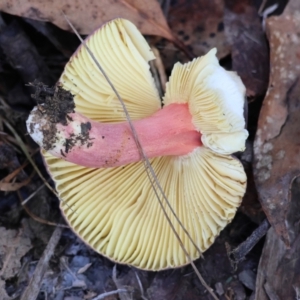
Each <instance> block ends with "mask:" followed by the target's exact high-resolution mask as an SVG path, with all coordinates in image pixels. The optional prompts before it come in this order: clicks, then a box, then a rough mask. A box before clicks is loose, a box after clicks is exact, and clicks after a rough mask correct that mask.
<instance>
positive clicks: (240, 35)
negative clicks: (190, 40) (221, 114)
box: [224, 0, 269, 97]
mask: <svg viewBox="0 0 300 300" xmlns="http://www.w3.org/2000/svg"><path fill="white" fill-rule="evenodd" d="M225 7H226V8H225V15H224V26H225V33H226V36H227V38H228V42H229V44H230V45H231V47H232V69H233V70H235V71H237V73H238V74H239V75H240V76H241V78H242V80H243V82H244V84H245V86H246V88H247V96H250V97H255V96H262V95H264V94H265V92H266V90H267V86H268V79H269V78H268V77H269V50H268V46H267V41H266V38H265V34H264V32H263V29H262V25H261V20H260V18H259V16H258V13H257V10H256V8H255V7H254V5H253V1H252V0H242V1H240V0H226V1H225Z"/></svg>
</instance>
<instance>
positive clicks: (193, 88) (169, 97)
mask: <svg viewBox="0 0 300 300" xmlns="http://www.w3.org/2000/svg"><path fill="white" fill-rule="evenodd" d="M86 44H87V45H88V47H89V48H90V49H91V51H92V52H93V54H94V56H95V57H96V59H97V60H98V61H99V63H100V64H101V65H102V67H103V68H104V70H105V71H106V73H107V75H108V77H109V78H110V80H111V81H112V83H113V84H114V86H115V88H116V89H117V91H118V92H119V94H120V95H121V97H122V99H123V101H124V103H125V105H126V107H127V109H128V111H129V114H130V117H131V119H132V120H133V125H134V128H135V129H136V132H137V134H138V137H139V140H140V142H141V145H142V147H143V149H144V151H145V154H146V155H147V156H148V157H149V158H150V162H151V165H152V167H153V169H154V171H155V173H156V175H157V177H158V179H159V182H160V184H161V186H162V187H163V189H164V192H165V194H166V196H167V198H168V200H169V202H170V204H171V206H172V207H173V209H174V211H175V213H176V215H177V216H178V218H179V219H180V220H181V222H182V224H183V225H184V227H185V228H186V230H187V231H188V232H189V234H190V236H191V237H192V239H193V241H194V242H195V243H196V245H197V246H198V247H199V248H200V250H201V251H202V252H203V251H205V250H206V249H207V248H208V247H209V246H210V245H211V244H212V243H213V242H214V240H215V238H216V236H218V234H219V233H220V231H221V230H222V229H223V228H224V227H225V226H226V225H227V224H228V223H229V222H230V221H231V220H232V218H233V217H234V215H235V213H236V210H237V208H238V207H239V205H240V203H241V199H242V197H243V195H244V192H245V188H246V175H245V172H244V170H243V167H242V164H241V163H240V162H239V160H238V159H236V158H235V157H233V156H232V155H231V154H233V153H235V152H237V151H243V150H244V148H245V140H246V138H247V136H248V133H247V131H246V130H245V120H244V116H243V107H244V94H245V88H244V86H243V84H242V82H241V80H240V78H239V77H238V76H237V75H236V74H235V73H233V72H229V71H226V70H224V69H223V68H222V67H220V65H219V63H218V60H217V58H216V56H215V54H216V50H215V49H213V50H211V51H210V52H209V53H207V54H206V55H204V56H202V57H200V58H197V59H194V60H193V61H192V62H190V63H186V64H181V63H177V64H176V65H175V66H174V69H173V71H172V74H171V76H170V79H169V82H168V84H167V87H166V94H165V96H164V98H163V105H162V103H161V99H160V98H159V95H158V91H157V89H156V87H155V83H154V80H153V78H152V75H151V72H150V69H149V65H148V62H149V61H150V60H152V59H154V58H155V57H154V55H153V53H152V52H151V50H150V47H149V45H148V44H147V42H146V41H145V39H144V38H143V36H142V35H141V34H140V32H139V31H138V30H137V28H136V27H135V26H134V25H133V24H132V23H131V22H129V21H127V20H124V19H116V20H113V21H111V22H109V23H106V24H105V25H103V26H102V27H101V28H100V29H98V30H97V31H95V32H94V33H93V34H92V35H90V36H89V37H88V38H87V40H86ZM57 89H58V90H59V89H62V90H67V91H70V92H71V94H72V95H74V102H75V111H73V107H72V108H71V109H70V110H67V111H66V115H65V116H64V117H63V119H55V118H54V119H53V116H52V114H51V110H49V107H52V106H53V105H54V104H53V105H52V106H51V105H48V106H47V105H45V103H41V104H39V105H38V107H36V108H34V109H33V111H32V112H31V114H30V116H29V118H28V121H27V128H28V132H29V133H30V135H31V136H32V138H33V139H34V140H35V141H36V142H37V143H38V144H39V145H40V146H41V147H42V148H43V149H44V150H43V152H42V153H43V156H44V158H45V163H46V165H47V167H48V170H49V172H50V174H51V176H52V178H53V180H54V181H55V184H56V189H57V191H58V193H59V197H60V199H61V200H62V201H61V205H60V207H61V209H62V211H63V213H64V215H65V218H66V220H67V222H68V223H69V225H70V227H71V228H72V229H73V230H74V231H75V232H76V233H77V235H78V236H79V237H80V238H81V239H82V240H83V241H85V242H86V243H87V244H88V245H90V246H91V247H92V248H93V249H94V250H95V251H97V252H99V253H101V254H103V255H105V256H107V257H109V258H110V259H112V260H114V261H116V262H119V263H124V264H130V265H133V266H135V267H137V268H141V269H147V270H162V269H166V268H174V267H179V266H183V265H185V264H187V263H188V262H189V260H188V258H187V257H186V255H185V253H184V251H183V250H182V248H181V246H180V244H179V241H178V240H177V239H176V237H175V235H174V233H173V232H172V230H171V228H170V226H169V223H168V222H167V220H166V218H165V216H164V214H163V212H162V210H161V207H160V205H159V203H158V201H157V200H156V199H155V198H156V196H155V193H154V192H153V190H152V187H151V183H150V182H149V180H148V178H147V175H146V173H145V170H144V165H143V163H142V161H141V157H140V154H139V151H138V149H137V146H136V144H135V140H134V137H133V134H132V132H131V130H130V127H129V125H128V122H127V121H126V117H125V114H124V112H123V109H122V107H121V104H120V103H119V100H118V99H117V98H116V96H115V94H114V92H113V91H112V90H111V88H110V86H109V85H108V83H107V82H106V80H105V78H104V76H103V75H102V73H101V72H100V71H99V69H98V68H97V66H96V65H95V63H94V61H93V60H92V58H91V57H90V55H89V54H88V53H87V50H86V49H85V47H83V46H80V47H79V48H78V50H77V51H76V53H75V54H74V55H73V56H72V57H71V59H70V61H69V62H68V64H67V65H66V67H65V70H64V72H63V74H62V76H61V78H60V80H59V82H58V85H57ZM72 98H73V96H72ZM62 102H63V101H62ZM62 102H61V103H58V104H57V105H58V106H59V105H60V104H62ZM54 106H55V105H54ZM47 108H48V109H47ZM164 206H165V207H166V211H167V214H168V215H169V217H170V219H171V221H172V223H173V225H174V227H175V229H176V231H177V232H178V234H179V236H180V238H181V239H182V241H183V245H184V247H185V248H186V249H187V251H188V253H189V255H190V257H191V258H192V259H193V260H194V259H197V258H198V257H199V252H198V251H197V249H196V248H195V246H194V245H193V243H192V242H191V240H190V239H189V238H188V237H187V236H186V234H185V232H184V230H183V228H181V226H180V225H179V224H178V222H175V218H174V216H173V215H172V213H171V212H170V210H169V209H168V207H167V206H166V204H164Z"/></svg>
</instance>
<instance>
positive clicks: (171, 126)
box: [27, 104, 202, 168]
mask: <svg viewBox="0 0 300 300" xmlns="http://www.w3.org/2000/svg"><path fill="white" fill-rule="evenodd" d="M133 125H134V127H135V130H136V132H137V135H138V137H139V140H140V143H141V145H142V147H143V149H144V152H145V154H146V155H147V157H148V158H152V157H158V156H166V155H185V154H188V153H191V152H192V151H193V150H194V149H195V148H197V147H199V146H201V145H202V143H201V134H200V133H199V132H198V131H197V130H196V128H195V126H194V125H193V123H192V116H191V114H190V112H189V109H188V105H187V104H170V105H168V106H166V107H164V108H163V109H161V110H159V111H157V112H156V113H154V114H153V115H152V116H150V117H147V118H144V119H141V120H136V121H133ZM27 128H28V132H29V133H30V135H31V136H32V138H33V139H34V140H35V141H36V142H37V143H38V144H39V145H40V146H41V147H42V148H44V149H45V150H47V151H48V152H50V153H51V154H52V155H54V156H56V157H60V158H62V159H64V160H67V161H69V162H72V163H74V164H77V165H81V166H85V167H95V168H100V167H117V166H122V165H125V164H129V163H133V162H137V161H140V160H141V157H140V153H139V151H138V148H137V146H136V143H135V140H134V137H133V134H132V132H131V129H130V127H129V124H128V123H127V122H122V123H114V124H111V123H99V122H95V121H92V120H90V119H88V118H87V117H85V116H83V115H81V114H79V113H70V114H68V116H67V123H66V125H63V124H61V123H53V122H51V120H50V117H49V116H48V115H47V113H45V112H44V111H43V112H41V109H38V108H35V109H34V110H33V111H32V112H31V114H30V116H29V118H28V120H27Z"/></svg>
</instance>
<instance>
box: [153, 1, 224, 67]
mask: <svg viewBox="0 0 300 300" xmlns="http://www.w3.org/2000/svg"><path fill="white" fill-rule="evenodd" d="M223 10H224V3H223V0H213V1H206V0H198V1H194V0H178V1H171V3H170V9H169V12H168V16H167V19H168V24H169V26H170V28H172V31H173V35H174V36H176V38H178V39H179V40H180V41H181V42H182V43H184V44H185V45H186V46H187V48H188V49H189V50H190V51H191V52H192V53H193V54H194V55H195V56H196V57H197V56H201V55H204V54H206V53H207V52H208V51H209V50H210V49H211V48H214V47H216V48H217V49H218V53H217V55H218V57H219V58H222V57H225V56H226V55H228V54H230V46H229V44H228V42H227V40H226V37H225V34H224V24H223ZM151 43H152V44H155V46H156V47H157V48H158V49H159V51H160V52H161V55H162V58H163V62H164V64H165V67H166V69H168V70H170V69H171V68H172V67H173V65H174V63H175V62H177V61H186V60H187V58H186V57H185V56H184V55H183V54H182V53H181V52H180V51H178V50H177V49H176V48H175V47H174V46H173V45H172V44H170V43H169V42H168V41H164V40H162V39H158V38H155V39H153V40H151Z"/></svg>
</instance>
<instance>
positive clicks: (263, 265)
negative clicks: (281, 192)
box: [255, 178, 300, 300]
mask: <svg viewBox="0 0 300 300" xmlns="http://www.w3.org/2000/svg"><path fill="white" fill-rule="evenodd" d="M291 194H292V196H291V206H292V207H291V209H290V212H289V214H288V217H287V219H288V222H289V223H290V224H292V225H293V228H294V230H295V234H294V235H295V237H296V236H297V238H296V240H295V241H294V242H293V244H292V246H291V248H287V247H286V245H285V244H284V243H283V241H282V240H281V239H280V237H278V235H277V234H276V232H275V231H274V229H273V228H271V229H269V232H268V234H267V238H266V242H265V245H264V249H263V252H262V255H261V258H260V262H259V267H258V271H257V280H256V293H255V295H256V298H255V300H269V299H276V298H275V297H276V296H277V297H278V299H284V300H290V299H291V300H294V299H299V297H296V296H297V290H298V291H300V273H299V265H300V257H299V252H300V236H299V231H300V223H299V212H300V201H299V197H300V178H298V179H297V180H295V181H294V183H293V186H292V190H291ZM274 295H275V297H274ZM298 296H299V295H298Z"/></svg>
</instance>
